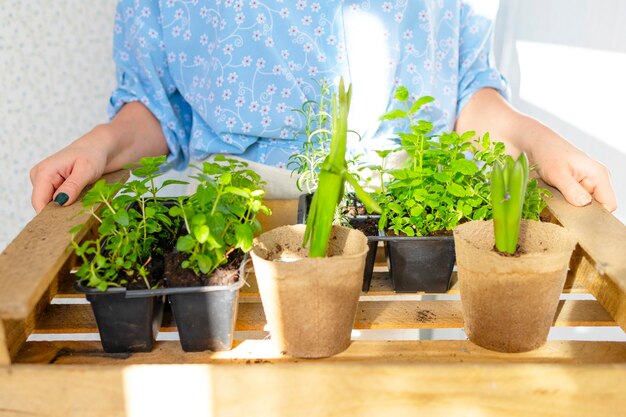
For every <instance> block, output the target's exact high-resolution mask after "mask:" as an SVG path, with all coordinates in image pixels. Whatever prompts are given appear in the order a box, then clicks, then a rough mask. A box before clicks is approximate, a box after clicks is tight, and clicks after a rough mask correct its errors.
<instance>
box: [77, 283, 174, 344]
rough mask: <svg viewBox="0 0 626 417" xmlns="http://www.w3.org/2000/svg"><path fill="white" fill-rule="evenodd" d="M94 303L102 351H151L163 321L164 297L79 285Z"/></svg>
mask: <svg viewBox="0 0 626 417" xmlns="http://www.w3.org/2000/svg"><path fill="white" fill-rule="evenodd" d="M74 287H75V288H76V290H77V291H79V292H81V293H84V294H85V295H86V296H87V300H88V301H89V302H90V303H91V308H92V309H93V313H94V316H95V317H96V323H97V325H98V332H99V333H100V340H101V342H102V348H103V349H104V351H105V352H108V353H121V352H149V351H151V350H152V346H153V345H154V341H155V340H156V337H157V334H158V333H159V328H160V327H161V321H162V320H163V306H164V303H163V299H164V297H163V296H155V295H152V294H142V295H137V296H135V297H134V298H130V297H129V295H130V294H131V293H133V292H141V293H145V292H144V291H127V290H126V289H124V288H109V289H108V290H106V291H104V292H102V291H100V290H98V289H95V288H89V287H85V286H83V285H81V284H80V283H76V284H75V285H74Z"/></svg>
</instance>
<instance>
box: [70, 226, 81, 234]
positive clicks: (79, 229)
mask: <svg viewBox="0 0 626 417" xmlns="http://www.w3.org/2000/svg"><path fill="white" fill-rule="evenodd" d="M82 228H83V225H82V224H79V225H77V226H74V227H72V228H71V229H70V231H69V233H70V234H71V235H75V234H76V233H78V232H80V231H81V229H82Z"/></svg>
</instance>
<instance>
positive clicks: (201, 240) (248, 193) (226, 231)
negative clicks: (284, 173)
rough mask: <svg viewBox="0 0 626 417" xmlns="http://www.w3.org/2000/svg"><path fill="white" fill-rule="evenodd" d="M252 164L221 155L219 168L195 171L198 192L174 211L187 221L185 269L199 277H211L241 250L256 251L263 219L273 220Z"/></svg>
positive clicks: (211, 165)
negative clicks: (254, 245) (262, 216)
mask: <svg viewBox="0 0 626 417" xmlns="http://www.w3.org/2000/svg"><path fill="white" fill-rule="evenodd" d="M247 166H248V164H247V163H245V162H243V161H239V160H235V159H230V158H226V157H224V156H223V155H217V156H216V157H215V162H205V163H204V164H203V165H202V166H201V167H195V168H196V169H197V170H198V173H197V174H196V175H195V176H193V177H192V178H195V179H196V180H197V181H198V189H197V191H196V192H195V193H194V194H193V195H191V196H190V197H189V198H187V197H180V198H179V199H178V204H177V205H176V206H174V207H172V208H171V209H170V210H169V215H170V216H171V217H172V218H176V219H181V220H182V222H183V224H184V225H185V230H186V233H185V234H184V235H183V236H180V237H179V238H178V241H177V242H176V249H177V250H178V251H179V252H181V253H183V254H186V255H187V258H186V260H185V261H183V262H182V265H181V266H182V267H183V268H187V269H191V270H193V271H194V273H195V274H196V275H201V274H205V275H210V274H212V273H213V272H214V271H215V270H216V269H217V268H218V267H220V266H221V265H224V264H226V263H227V262H228V256H229V255H230V253H232V251H234V250H235V249H241V250H242V251H244V252H247V251H249V250H250V249H251V248H252V240H253V238H254V235H255V234H257V233H260V232H261V224H260V223H259V221H258V220H257V218H256V217H257V214H259V213H265V214H268V215H269V214H271V212H270V210H269V209H268V208H267V207H265V206H264V205H263V204H262V199H263V195H264V194H265V191H264V190H263V189H262V188H261V187H262V185H263V182H262V181H261V178H260V176H259V175H258V174H257V173H256V172H254V171H252V170H250V169H247Z"/></svg>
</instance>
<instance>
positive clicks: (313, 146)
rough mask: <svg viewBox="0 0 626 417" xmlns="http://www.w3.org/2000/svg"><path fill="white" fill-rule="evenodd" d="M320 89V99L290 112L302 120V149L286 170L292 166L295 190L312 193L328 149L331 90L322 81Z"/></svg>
mask: <svg viewBox="0 0 626 417" xmlns="http://www.w3.org/2000/svg"><path fill="white" fill-rule="evenodd" d="M318 85H319V88H320V95H319V99H318V100H317V101H316V100H307V101H305V102H304V103H303V104H302V107H301V108H299V109H293V111H295V112H297V113H299V114H300V115H302V117H303V118H304V119H305V125H304V132H302V133H300V135H303V136H304V142H303V143H302V150H301V151H300V152H299V153H296V154H294V155H292V156H291V157H289V163H288V164H287V166H288V167H290V168H291V167H293V170H292V175H293V174H294V173H295V174H297V175H298V179H297V180H296V186H297V187H298V190H300V191H303V190H306V192H307V193H309V194H311V193H313V191H315V189H316V188H317V184H318V181H319V173H320V169H321V167H322V164H323V163H324V159H325V158H326V155H327V154H328V149H329V147H330V136H331V131H330V119H331V115H330V114H329V113H328V105H329V103H328V96H329V94H330V87H329V85H328V82H327V81H326V80H325V79H324V80H322V81H321V82H319V83H318Z"/></svg>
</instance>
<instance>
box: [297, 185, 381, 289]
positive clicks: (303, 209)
mask: <svg viewBox="0 0 626 417" xmlns="http://www.w3.org/2000/svg"><path fill="white" fill-rule="evenodd" d="M312 200H313V194H301V195H300V197H299V199H298V217H297V219H298V223H299V224H306V219H307V217H308V214H309V207H310V206H311V202H312ZM372 220H374V221H376V222H378V220H380V215H379V214H373V215H369V214H368V215H357V216H353V217H348V222H349V223H350V226H352V227H353V228H355V229H360V228H361V226H362V225H363V224H365V223H367V222H369V221H372ZM366 236H367V246H368V252H367V256H366V258H365V269H364V270H363V285H362V288H361V291H363V292H365V293H366V292H368V291H369V290H370V286H371V284H372V275H373V274H374V263H375V262H376V252H377V249H378V242H380V241H381V240H382V239H381V237H380V236H379V234H378V232H376V233H373V234H366Z"/></svg>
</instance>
